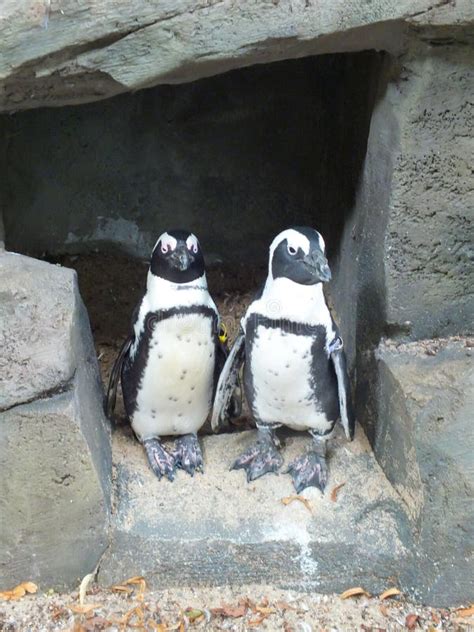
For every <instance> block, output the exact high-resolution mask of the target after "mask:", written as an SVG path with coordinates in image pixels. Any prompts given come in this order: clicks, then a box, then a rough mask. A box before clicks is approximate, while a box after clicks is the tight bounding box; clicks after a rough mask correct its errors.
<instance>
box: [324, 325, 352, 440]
mask: <svg viewBox="0 0 474 632" xmlns="http://www.w3.org/2000/svg"><path fill="white" fill-rule="evenodd" d="M329 355H330V357H331V360H332V362H333V364H334V370H335V372H336V378H337V391H338V396H339V412H340V415H341V423H342V427H343V428H344V432H345V433H346V437H347V438H348V439H349V441H352V439H353V438H354V429H355V414H354V407H353V405H352V395H351V384H350V382H349V375H348V373H347V360H346V354H345V352H344V345H343V342H342V338H341V337H340V336H336V338H334V340H333V341H332V342H331V343H330V345H329Z"/></svg>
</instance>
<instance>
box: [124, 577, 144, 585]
mask: <svg viewBox="0 0 474 632" xmlns="http://www.w3.org/2000/svg"><path fill="white" fill-rule="evenodd" d="M142 582H143V583H145V586H146V582H145V578H144V577H141V576H137V577H130V579H126V580H125V581H124V582H122V583H123V584H125V585H126V584H141V583H142Z"/></svg>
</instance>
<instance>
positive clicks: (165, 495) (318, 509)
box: [99, 427, 410, 592]
mask: <svg viewBox="0 0 474 632" xmlns="http://www.w3.org/2000/svg"><path fill="white" fill-rule="evenodd" d="M254 435H255V433H254V431H246V432H242V433H237V434H228V435H220V436H207V437H204V438H202V440H201V441H202V446H203V455H204V474H203V475H201V474H197V475H195V476H194V478H191V477H189V476H188V475H186V474H185V473H183V472H179V473H178V475H177V478H176V480H175V481H174V482H173V483H170V482H169V481H165V480H162V481H157V480H156V477H155V476H154V474H153V473H152V472H151V471H150V469H149V467H148V465H147V463H146V458H145V454H144V452H143V449H142V447H141V446H140V445H139V444H138V443H137V442H136V441H135V440H134V439H133V438H132V437H131V436H129V435H127V434H125V433H124V430H123V429H122V428H120V429H118V430H117V431H116V432H115V433H114V436H113V458H114V470H115V474H114V478H115V489H116V496H115V505H114V515H113V524H112V533H111V545H110V547H109V549H108V550H107V551H106V553H105V555H104V557H103V559H102V562H101V566H100V573H99V581H100V582H101V583H102V584H109V583H113V582H117V581H120V580H121V579H122V578H123V577H124V576H131V575H134V574H139V575H141V574H143V575H145V576H146V577H147V581H148V582H149V583H150V584H151V586H153V587H154V588H160V589H161V588H164V587H171V586H183V585H224V584H233V585H239V584H248V583H252V582H262V583H270V584H271V585H273V586H279V587H292V588H303V589H307V590H318V591H323V592H325V591H340V590H343V589H344V588H345V587H347V586H348V585H359V584H361V585H363V586H365V587H366V588H367V589H368V590H371V591H377V590H379V589H381V588H382V587H383V586H385V585H386V584H387V581H388V580H389V578H395V579H398V578H399V575H400V571H401V570H402V569H403V567H404V565H405V563H406V561H407V559H408V557H409V555H410V551H409V546H410V535H409V534H410V531H409V525H408V523H407V519H406V515H405V513H404V510H403V505H402V503H401V501H400V499H399V497H398V496H397V494H396V493H395V492H394V490H393V489H392V487H391V486H390V484H389V483H388V481H387V480H386V479H385V477H384V475H383V473H382V471H381V469H380V468H379V466H378V465H377V463H376V461H375V459H374V457H373V454H372V453H371V451H370V448H369V445H368V443H367V440H366V439H365V436H364V434H363V432H362V430H361V429H360V427H359V429H358V433H357V436H356V439H355V441H354V442H353V443H347V442H346V441H345V439H344V438H343V436H342V433H340V434H338V437H337V439H335V440H334V441H333V442H331V445H330V453H329V468H330V474H329V482H328V486H327V492H326V494H325V495H324V496H322V494H321V492H319V490H317V489H316V488H308V489H306V490H305V491H304V492H303V493H302V496H303V497H305V498H307V499H308V500H309V503H310V505H311V510H312V511H311V512H310V511H309V510H308V508H307V507H306V506H304V505H303V504H302V503H301V502H298V501H294V502H291V503H290V504H288V505H286V506H285V505H284V504H283V503H282V498H285V497H288V496H294V495H295V492H294V489H293V486H292V482H291V477H290V476H289V475H285V474H279V475H276V474H269V475H267V476H264V477H262V478H261V479H259V480H257V481H254V482H253V483H251V484H247V482H246V479H245V474H244V472H242V471H229V467H230V465H231V463H232V462H233V460H234V459H235V458H236V457H237V456H238V455H239V454H240V453H241V452H242V450H244V449H245V448H246V447H247V446H248V445H249V444H250V443H251V442H252V441H253V440H254ZM310 444H311V440H310V438H309V437H305V436H304V435H301V434H299V435H295V434H293V435H291V436H289V437H287V439H286V445H285V447H284V449H283V453H282V454H283V456H284V459H285V463H286V464H288V463H289V462H290V461H291V460H292V459H293V458H294V457H295V456H296V455H297V454H299V453H301V452H302V451H304V450H305V449H306V448H307V447H309V446H310ZM341 483H344V486H343V487H341V488H340V490H339V493H338V495H337V499H336V502H334V501H333V500H331V491H332V490H333V488H334V487H335V486H337V485H339V484H341Z"/></svg>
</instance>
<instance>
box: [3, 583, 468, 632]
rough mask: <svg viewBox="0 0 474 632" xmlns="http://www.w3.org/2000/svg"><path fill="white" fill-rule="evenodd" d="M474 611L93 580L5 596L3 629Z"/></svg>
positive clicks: (259, 589)
mask: <svg viewBox="0 0 474 632" xmlns="http://www.w3.org/2000/svg"><path fill="white" fill-rule="evenodd" d="M473 613H474V608H473V607H470V608H463V609H460V608H459V609H435V608H429V607H423V606H419V605H415V604H413V603H410V602H408V601H405V600H404V599H403V597H401V598H400V597H389V598H387V599H384V600H381V599H380V598H377V597H373V598H368V597H366V596H364V595H363V596H358V597H350V598H347V599H342V598H341V597H340V596H337V595H319V594H311V595H308V594H306V593H298V592H296V591H283V590H274V589H271V588H268V587H263V586H250V587H247V588H246V589H245V590H241V589H237V588H229V587H226V588H207V589H206V588H199V589H190V588H183V589H174V590H167V591H160V592H149V591H148V590H147V587H146V579H145V580H142V579H141V578H131V580H129V581H128V583H126V582H125V581H124V582H123V584H121V585H118V586H115V587H109V588H99V587H98V586H94V585H91V586H90V587H89V589H88V590H87V593H86V594H85V596H84V598H83V603H82V605H81V604H80V599H79V592H74V593H71V594H62V595H61V594H56V593H54V592H52V591H50V592H48V593H47V594H43V595H39V596H36V595H25V596H24V597H22V598H21V599H19V600H17V601H8V602H2V601H1V600H0V630H1V631H2V632H17V631H21V632H27V631H28V632H29V631H31V632H36V631H38V632H39V631H43V630H44V631H53V632H54V631H59V630H61V631H63V630H67V631H70V632H96V631H99V630H108V631H111V632H112V631H117V632H119V631H121V630H142V631H146V632H148V631H150V632H171V631H172V630H177V631H179V632H185V631H187V630H209V631H213V630H230V631H235V632H243V631H247V630H275V631H276V630H282V631H283V632H316V631H321V632H323V631H327V632H329V631H333V630H344V631H345V630H347V631H351V630H354V631H355V630H358V631H359V630H360V631H366V632H383V631H387V632H389V631H395V630H426V631H428V632H434V631H435V630H473V629H474V617H473Z"/></svg>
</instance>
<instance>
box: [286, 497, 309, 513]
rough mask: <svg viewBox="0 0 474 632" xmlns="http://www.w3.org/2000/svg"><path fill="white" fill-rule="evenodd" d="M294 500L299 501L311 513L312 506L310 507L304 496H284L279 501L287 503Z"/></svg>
mask: <svg viewBox="0 0 474 632" xmlns="http://www.w3.org/2000/svg"><path fill="white" fill-rule="evenodd" d="M295 500H298V501H299V502H300V503H302V504H303V505H304V506H305V507H306V509H307V510H308V511H309V513H313V508H312V507H311V503H310V502H309V500H308V499H307V498H305V497H304V496H285V498H282V499H281V502H282V503H283V504H284V505H289V504H290V503H292V502H294V501H295Z"/></svg>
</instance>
